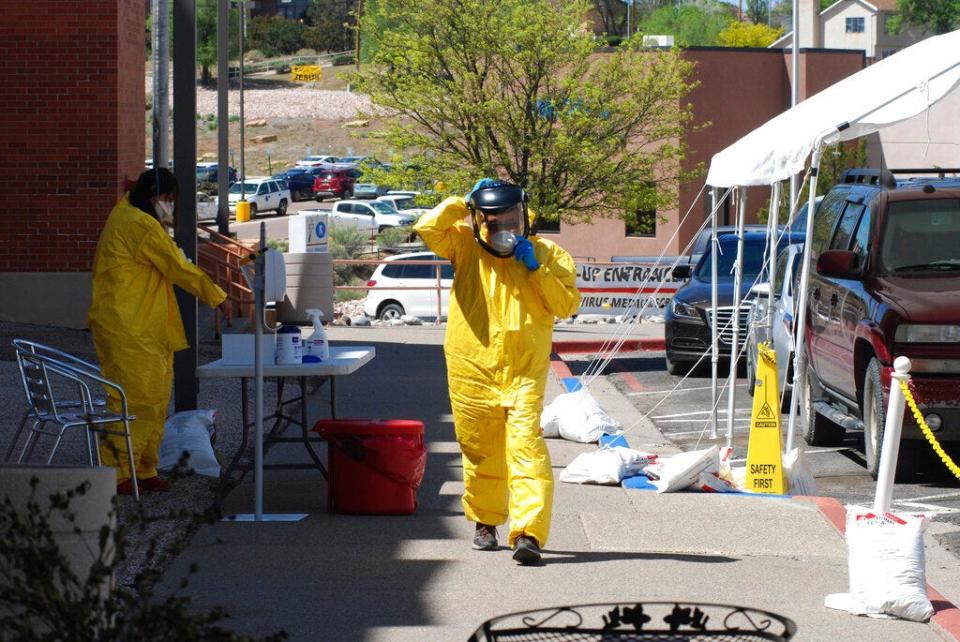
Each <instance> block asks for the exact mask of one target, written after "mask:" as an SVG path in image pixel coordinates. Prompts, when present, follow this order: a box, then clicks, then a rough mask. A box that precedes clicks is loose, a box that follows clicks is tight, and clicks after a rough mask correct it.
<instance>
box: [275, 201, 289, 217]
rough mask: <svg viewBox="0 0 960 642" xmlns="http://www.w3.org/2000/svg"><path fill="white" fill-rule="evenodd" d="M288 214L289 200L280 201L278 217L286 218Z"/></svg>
mask: <svg viewBox="0 0 960 642" xmlns="http://www.w3.org/2000/svg"><path fill="white" fill-rule="evenodd" d="M286 214H287V199H285V198H282V199H280V205H278V206H277V216H286Z"/></svg>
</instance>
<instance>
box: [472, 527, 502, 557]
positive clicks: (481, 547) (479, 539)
mask: <svg viewBox="0 0 960 642" xmlns="http://www.w3.org/2000/svg"><path fill="white" fill-rule="evenodd" d="M473 548H475V549H476V550H478V551H495V550H497V549H498V548H499V546H498V545H497V527H496V526H490V525H489V524H481V523H479V522H477V530H476V531H474V534H473Z"/></svg>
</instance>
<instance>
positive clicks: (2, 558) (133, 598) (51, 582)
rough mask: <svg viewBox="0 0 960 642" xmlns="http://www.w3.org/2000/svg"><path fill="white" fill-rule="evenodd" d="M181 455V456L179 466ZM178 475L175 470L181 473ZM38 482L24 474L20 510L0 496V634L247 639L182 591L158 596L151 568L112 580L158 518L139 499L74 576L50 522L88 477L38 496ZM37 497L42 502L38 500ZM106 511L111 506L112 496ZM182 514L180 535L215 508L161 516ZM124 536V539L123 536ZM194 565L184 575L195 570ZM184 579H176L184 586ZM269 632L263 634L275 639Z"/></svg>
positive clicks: (69, 515) (70, 518) (179, 544)
mask: <svg viewBox="0 0 960 642" xmlns="http://www.w3.org/2000/svg"><path fill="white" fill-rule="evenodd" d="M185 461H186V460H185V458H184V459H182V460H181V465H180V466H178V468H179V469H180V470H182V469H183V466H184V464H185ZM181 474H182V473H181ZM38 483H39V480H38V479H37V478H36V477H34V478H33V479H32V480H31V485H32V488H33V494H32V496H31V498H30V500H29V501H28V503H27V504H26V506H25V508H24V509H19V508H17V507H16V506H14V504H13V502H12V501H11V500H10V498H8V497H5V498H4V500H3V502H0V532H2V533H3V534H4V535H3V537H2V538H0V577H2V578H3V580H2V581H0V604H2V605H3V606H4V608H3V610H2V611H0V632H2V633H0V638H2V639H3V640H63V641H65V642H74V641H76V642H80V641H85V640H103V641H107V640H115V641H120V640H147V639H149V640H158V641H160V640H170V641H171V642H173V641H174V640H204V641H213V640H250V639H252V638H249V637H247V636H244V635H240V634H237V633H234V632H232V631H229V630H226V629H223V628H221V627H220V626H218V623H220V622H222V621H223V620H225V619H226V618H227V617H228V615H227V613H226V612H225V611H224V610H223V609H221V608H215V609H212V610H210V611H207V612H199V613H198V612H196V609H195V608H193V607H192V606H191V602H190V598H189V597H188V596H185V595H182V594H179V593H173V594H171V595H169V596H168V597H166V598H162V597H161V596H160V595H158V594H157V592H156V586H157V583H158V582H159V581H160V579H161V574H160V571H159V570H158V569H157V568H147V569H146V570H143V571H140V572H139V573H137V575H136V576H135V577H134V579H133V582H132V583H131V584H129V585H126V584H121V583H120V582H117V581H115V579H114V578H115V576H116V573H117V571H118V569H119V568H120V567H121V565H122V564H123V563H124V562H125V561H126V560H127V556H128V555H129V554H130V552H131V548H130V547H131V544H132V543H133V542H134V541H135V539H133V538H143V537H144V536H145V532H146V530H147V528H148V527H149V526H150V525H151V524H154V523H155V522H158V521H160V520H161V519H164V518H162V517H157V516H149V515H147V514H146V510H145V508H144V506H143V504H142V503H138V504H137V506H136V508H135V513H134V515H133V516H132V517H131V518H130V519H129V520H126V523H120V524H119V525H115V526H108V525H105V526H103V527H102V528H101V529H100V533H99V539H98V543H99V549H98V550H94V551H92V552H93V553H94V554H95V559H94V561H93V563H92V564H91V566H90V570H89V573H88V575H87V577H85V578H83V579H81V578H80V577H79V576H78V574H77V573H76V572H75V571H74V568H73V567H72V565H71V563H70V561H69V559H68V558H67V556H66V555H65V554H64V552H63V551H62V550H61V549H60V544H59V542H58V541H57V538H56V537H55V535H54V531H53V528H52V524H54V523H60V522H62V521H66V522H68V523H69V522H73V523H75V522H76V519H77V515H76V513H75V512H74V511H72V510H71V509H70V503H71V501H72V500H73V499H74V498H75V497H79V496H82V495H84V494H86V492H87V490H88V489H89V482H84V483H83V484H81V485H80V486H78V487H77V488H75V489H71V490H68V491H65V492H60V493H56V494H54V495H50V496H49V497H47V498H41V497H38V496H37V495H36V489H37V484H38ZM44 500H45V501H44ZM113 501H114V504H113V514H114V515H116V514H118V512H119V507H120V504H119V500H118V499H117V498H116V497H115V498H114V500H113ZM184 517H186V518H188V519H190V527H189V528H188V529H187V531H186V532H187V533H189V532H191V531H192V530H193V529H195V528H196V527H198V526H199V525H200V524H203V523H210V522H213V521H215V520H216V519H217V517H218V515H217V514H216V511H212V510H211V511H207V512H205V513H196V512H188V511H186V510H172V511H171V512H170V514H169V515H168V516H167V519H182V518H184ZM131 536H132V537H131ZM161 537H162V534H160V535H154V536H152V537H151V538H150V539H149V543H148V552H147V558H148V560H151V561H153V562H156V559H155V556H156V555H157V554H158V552H159V549H158V547H159V545H160V538H161ZM186 541H187V536H186V534H181V535H180V536H179V537H178V538H177V540H176V542H174V546H173V549H174V550H173V553H172V554H175V553H176V552H179V551H180V550H182V549H183V547H184V545H185V544H186ZM196 570H197V569H196V567H195V566H194V567H192V568H191V569H190V574H193V573H196ZM187 580H188V578H184V579H182V580H181V582H180V588H181V589H182V588H184V587H185V586H186V585H187ZM286 637H287V635H286V634H285V633H283V632H280V633H276V634H274V635H271V636H269V637H267V638H265V639H267V640H283V639H286Z"/></svg>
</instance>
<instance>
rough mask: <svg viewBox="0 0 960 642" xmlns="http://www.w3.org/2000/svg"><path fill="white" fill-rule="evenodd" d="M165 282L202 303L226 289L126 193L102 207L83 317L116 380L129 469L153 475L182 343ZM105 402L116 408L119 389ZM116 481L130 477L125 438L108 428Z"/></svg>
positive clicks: (105, 456) (108, 457)
mask: <svg viewBox="0 0 960 642" xmlns="http://www.w3.org/2000/svg"><path fill="white" fill-rule="evenodd" d="M173 284H176V285H179V286H180V287H181V288H183V289H184V290H186V291H187V292H189V293H190V294H193V295H195V296H197V297H199V298H200V299H201V300H203V301H204V302H205V303H206V304H208V305H210V306H217V305H219V304H220V303H222V302H223V300H224V299H226V298H227V295H226V293H225V292H224V291H223V290H221V289H220V288H219V287H217V285H216V284H215V283H214V282H213V281H212V280H210V277H208V276H207V275H206V274H204V273H203V272H202V271H201V270H200V269H199V268H198V267H196V266H195V265H193V264H192V263H190V262H189V261H188V260H187V259H186V257H185V256H184V254H183V252H182V251H181V250H180V248H179V247H178V246H177V245H176V243H174V242H173V239H171V238H170V236H169V235H168V234H167V232H166V231H165V230H164V228H163V226H161V225H160V223H159V221H157V220H156V219H155V218H153V217H152V216H150V215H149V214H146V213H145V212H143V211H141V210H139V209H137V208H136V207H134V206H133V205H131V204H130V201H129V200H128V197H127V196H124V197H123V198H122V199H120V202H119V203H117V205H116V206H115V207H114V208H113V211H112V212H110V216H109V217H108V218H107V223H106V225H105V226H104V228H103V231H102V232H101V233H100V240H99V241H98V242H97V252H96V255H95V256H94V259H93V302H92V304H91V305H90V313H89V315H88V317H87V322H88V323H89V324H90V332H91V333H92V335H93V343H94V345H95V346H96V349H97V357H98V358H99V359H100V367H101V370H102V372H103V376H104V377H106V378H107V379H110V380H112V381H115V382H116V383H118V384H120V385H121V386H122V387H123V390H124V392H125V393H126V395H127V406H128V411H129V412H130V413H132V414H134V415H136V417H137V418H136V420H135V421H133V422H132V423H131V431H132V433H133V454H134V464H135V465H136V469H137V470H136V472H137V477H138V478H139V479H147V478H150V477H155V476H156V475H157V449H158V447H159V446H160V439H161V438H162V437H163V425H164V422H165V420H166V417H167V405H168V404H169V402H170V385H171V382H172V379H173V353H174V352H175V351H177V350H183V349H185V348H187V347H188V344H187V338H186V335H185V333H184V330H183V321H182V320H181V318H180V309H179V308H178V307H177V300H176V297H175V296H174V293H173ZM108 405H109V406H110V407H111V408H113V409H115V410H119V408H120V400H119V397H115V396H111V398H110V399H109V400H108ZM100 456H101V460H102V461H103V463H104V464H106V465H109V466H114V467H115V468H116V469H117V481H118V482H123V481H125V480H127V479H129V478H130V470H129V468H130V466H129V464H128V463H127V457H126V443H125V441H124V440H123V438H122V437H116V436H110V437H109V438H108V439H107V440H105V441H104V442H103V443H101V445H100Z"/></svg>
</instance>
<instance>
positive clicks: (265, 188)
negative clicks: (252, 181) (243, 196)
mask: <svg viewBox="0 0 960 642" xmlns="http://www.w3.org/2000/svg"><path fill="white" fill-rule="evenodd" d="M269 192H270V185H269V183H261V184H260V187H259V188H257V196H263V195H264V194H268V193H269Z"/></svg>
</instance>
